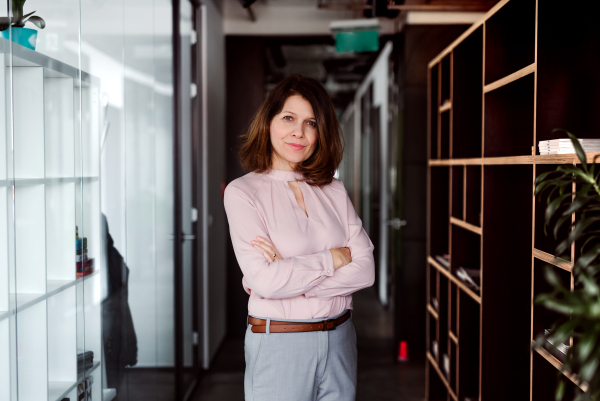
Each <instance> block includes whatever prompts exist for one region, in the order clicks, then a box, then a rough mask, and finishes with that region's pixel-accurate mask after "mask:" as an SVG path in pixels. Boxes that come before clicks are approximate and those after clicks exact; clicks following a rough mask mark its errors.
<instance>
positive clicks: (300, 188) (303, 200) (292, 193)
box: [285, 180, 310, 219]
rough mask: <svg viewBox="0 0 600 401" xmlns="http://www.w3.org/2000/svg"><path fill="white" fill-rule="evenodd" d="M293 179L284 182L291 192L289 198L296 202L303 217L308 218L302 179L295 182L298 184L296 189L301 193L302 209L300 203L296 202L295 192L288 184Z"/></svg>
mask: <svg viewBox="0 0 600 401" xmlns="http://www.w3.org/2000/svg"><path fill="white" fill-rule="evenodd" d="M293 181H294V180H290V181H286V182H285V185H286V186H287V189H288V190H289V191H290V192H291V194H290V199H291V200H292V201H293V202H294V203H295V204H296V207H297V208H298V209H300V212H301V213H302V214H303V215H304V217H306V218H307V219H308V218H309V217H310V215H309V214H308V205H307V202H306V196H304V191H302V181H296V183H297V184H298V190H299V191H300V194H301V195H302V202H303V203H304V209H302V207H301V206H300V203H298V199H296V194H295V192H294V190H293V189H292V187H291V185H290V182H293Z"/></svg>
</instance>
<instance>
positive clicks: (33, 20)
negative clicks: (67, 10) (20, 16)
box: [27, 15, 46, 29]
mask: <svg viewBox="0 0 600 401" xmlns="http://www.w3.org/2000/svg"><path fill="white" fill-rule="evenodd" d="M27 22H31V23H32V24H33V25H35V26H37V27H38V28H40V29H44V28H45V27H46V21H44V20H43V19H42V18H41V17H38V16H36V15H34V16H33V17H29V19H28V20H27Z"/></svg>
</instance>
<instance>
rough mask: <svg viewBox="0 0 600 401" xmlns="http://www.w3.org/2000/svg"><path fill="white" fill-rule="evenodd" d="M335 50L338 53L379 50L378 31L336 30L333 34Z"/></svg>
mask: <svg viewBox="0 0 600 401" xmlns="http://www.w3.org/2000/svg"><path fill="white" fill-rule="evenodd" d="M335 50H336V51H337V52H339V53H348V52H374V51H377V50H379V32H378V31H354V32H338V33H336V34H335Z"/></svg>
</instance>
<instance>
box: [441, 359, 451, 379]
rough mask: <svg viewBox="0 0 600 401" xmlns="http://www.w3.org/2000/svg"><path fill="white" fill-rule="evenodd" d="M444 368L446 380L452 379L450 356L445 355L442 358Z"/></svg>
mask: <svg viewBox="0 0 600 401" xmlns="http://www.w3.org/2000/svg"><path fill="white" fill-rule="evenodd" d="M442 366H443V369H444V373H446V378H448V379H450V357H449V356H448V354H444V356H443V358H442Z"/></svg>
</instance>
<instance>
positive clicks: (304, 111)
mask: <svg viewBox="0 0 600 401" xmlns="http://www.w3.org/2000/svg"><path fill="white" fill-rule="evenodd" d="M270 131H271V145H272V146H273V166H272V167H273V168H274V169H276V170H291V169H293V167H294V166H295V165H296V163H300V162H303V161H304V160H306V159H308V158H309V157H310V156H311V155H312V154H313V152H314V151H315V147H316V144H317V122H316V120H315V114H314V113H313V109H312V106H311V105H310V103H309V102H308V101H306V100H305V99H304V98H302V97H300V96H298V95H293V96H290V97H288V98H287V100H286V101H285V103H284V105H283V109H282V110H281V113H279V114H277V115H276V116H275V117H273V120H272V121H271V127H270Z"/></svg>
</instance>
